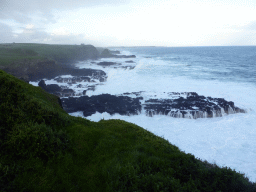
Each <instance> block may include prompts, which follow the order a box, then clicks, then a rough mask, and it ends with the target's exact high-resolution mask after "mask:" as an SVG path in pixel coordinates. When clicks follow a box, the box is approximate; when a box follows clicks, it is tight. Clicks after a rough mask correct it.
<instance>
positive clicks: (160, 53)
mask: <svg viewBox="0 0 256 192" xmlns="http://www.w3.org/2000/svg"><path fill="white" fill-rule="evenodd" d="M110 49H112V50H120V51H121V54H126V55H131V54H134V55H136V58H129V59H128V58H105V59H101V60H99V61H97V62H101V61H110V62H116V63H119V64H120V66H122V65H123V66H124V65H130V67H127V68H122V67H117V68H114V67H104V68H103V67H102V66H98V65H95V64H91V63H90V61H86V62H79V63H77V65H76V66H77V67H80V68H93V69H101V70H103V71H105V72H106V73H107V76H108V78H107V81H106V82H104V83H103V84H102V85H99V86H97V87H96V90H95V91H88V92H87V94H88V95H99V94H102V93H109V94H115V95H116V94H117V95H118V94H123V93H125V92H138V91H144V92H143V93H142V94H143V95H142V96H143V97H145V98H147V97H150V98H152V97H154V98H167V94H166V93H168V92H196V93H198V94H199V95H203V96H210V97H215V98H224V99H225V100H227V101H233V102H234V103H235V105H236V106H237V107H239V108H242V109H245V110H246V111H247V113H238V114H231V115H226V116H223V117H217V118H201V119H182V118H172V117H168V116H163V115H156V116H154V117H148V116H146V115H145V114H143V113H142V114H140V115H135V116H121V115H119V114H115V115H113V116H111V115H109V114H107V113H102V114H100V113H96V114H93V115H92V116H90V117H86V118H88V119H90V120H92V121H99V120H101V119H105V120H106V119H122V120H125V121H128V122H132V123H135V124H137V125H139V126H141V127H143V128H144V129H146V130H148V131H150V132H152V133H154V134H156V135H158V136H161V137H163V138H164V139H166V140H168V141H169V142H170V143H171V144H174V145H176V146H178V147H179V148H180V150H182V151H184V152H186V153H191V154H193V155H195V157H197V158H200V159H202V160H207V161H208V162H210V163H216V164H217V165H218V166H221V167H223V166H227V167H230V168H232V169H235V170H236V171H238V172H241V173H244V174H245V176H247V177H248V178H249V180H250V181H253V182H256V47H255V46H254V47H249V46H248V47H179V48H170V47H122V48H110ZM127 61H129V62H127ZM72 115H77V116H79V115H80V116H82V113H81V112H76V113H73V114H72Z"/></svg>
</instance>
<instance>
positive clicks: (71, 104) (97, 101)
mask: <svg viewBox="0 0 256 192" xmlns="http://www.w3.org/2000/svg"><path fill="white" fill-rule="evenodd" d="M139 100H140V99H139V98H130V97H127V96H114V95H109V94H103V95H97V96H91V97H88V96H82V97H79V98H72V97H70V98H62V105H63V108H64V110H66V111H67V112H68V113H71V112H76V111H83V113H84V116H90V115H92V114H94V113H96V112H100V113H103V112H107V113H109V114H111V115H113V114H115V113H118V114H120V115H136V114H139V113H140V112H141V104H140V101H139Z"/></svg>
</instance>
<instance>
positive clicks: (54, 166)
mask: <svg viewBox="0 0 256 192" xmlns="http://www.w3.org/2000/svg"><path fill="white" fill-rule="evenodd" d="M0 149H1V151H0V191H75V192H77V191H92V192H97V191H256V185H255V183H251V182H249V181H248V179H247V178H245V177H244V175H243V174H240V173H237V172H235V171H234V170H231V169H230V168H227V167H224V168H220V167H218V166H216V165H212V164H209V163H207V162H202V161H200V160H198V159H196V158H195V157H194V156H193V155H191V154H185V153H184V152H182V151H180V149H179V148H178V147H176V146H174V145H172V144H171V143H169V142H168V141H166V140H164V139H163V138H161V137H158V136H155V135H154V134H152V133H150V132H148V131H146V130H144V129H143V128H141V127H138V126H137V125H135V124H131V123H127V122H125V121H121V120H108V121H105V120H102V121H100V122H98V123H96V122H91V121H89V120H86V119H83V118H79V117H72V116H69V115H68V114H67V113H66V112H65V111H63V110H62V109H61V107H60V106H59V104H58V98H57V97H56V96H54V95H50V94H48V93H46V92H44V91H43V90H42V89H41V88H39V87H33V86H32V85H29V84H27V83H25V82H23V81H20V80H18V79H16V78H15V77H13V76H11V75H8V74H7V73H5V72H3V71H1V70H0Z"/></svg>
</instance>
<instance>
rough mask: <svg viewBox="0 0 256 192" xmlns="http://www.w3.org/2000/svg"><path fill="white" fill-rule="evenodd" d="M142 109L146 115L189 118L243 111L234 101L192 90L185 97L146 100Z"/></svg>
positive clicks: (219, 115) (218, 115) (217, 115)
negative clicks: (203, 94)
mask: <svg viewBox="0 0 256 192" xmlns="http://www.w3.org/2000/svg"><path fill="white" fill-rule="evenodd" d="M170 94H171V93H170ZM173 94H174V95H175V96H177V95H182V93H173ZM183 96H184V93H183ZM144 109H145V111H146V115H148V116H154V115H168V116H171V117H178V118H191V119H197V118H210V117H222V116H224V115H227V114H233V113H245V111H244V110H243V109H240V108H238V107H235V106H234V102H231V101H230V102H228V101H226V100H224V99H223V98H211V97H204V96H199V95H198V94H197V93H194V92H190V93H187V97H179V98H174V99H149V100H146V101H145V104H144Z"/></svg>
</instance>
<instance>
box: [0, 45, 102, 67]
mask: <svg viewBox="0 0 256 192" xmlns="http://www.w3.org/2000/svg"><path fill="white" fill-rule="evenodd" d="M98 56H99V52H98V51H97V49H96V48H95V47H93V46H91V45H49V44H32V43H30V44H28V43H13V44H0V66H2V67H6V66H8V67H10V66H12V65H15V67H16V66H17V64H18V65H20V64H24V63H26V62H28V61H30V62H34V61H38V60H39V61H41V60H44V59H50V60H55V61H57V62H59V63H72V62H76V61H79V60H85V59H91V58H97V57H98Z"/></svg>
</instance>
